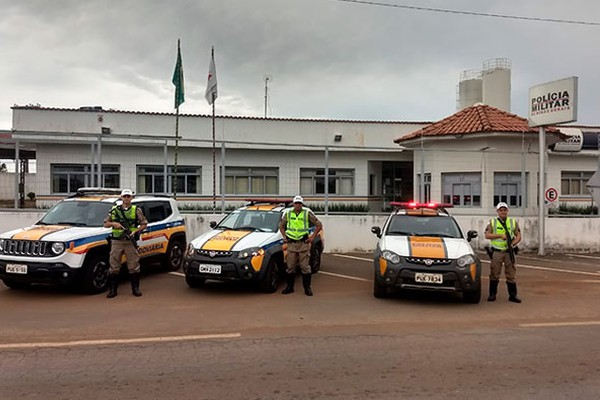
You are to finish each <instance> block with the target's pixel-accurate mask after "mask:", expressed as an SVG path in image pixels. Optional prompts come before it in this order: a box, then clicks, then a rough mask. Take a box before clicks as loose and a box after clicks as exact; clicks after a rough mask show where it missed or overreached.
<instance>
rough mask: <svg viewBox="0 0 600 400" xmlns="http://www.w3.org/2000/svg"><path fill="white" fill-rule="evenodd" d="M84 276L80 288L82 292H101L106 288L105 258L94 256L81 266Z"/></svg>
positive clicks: (106, 270)
mask: <svg viewBox="0 0 600 400" xmlns="http://www.w3.org/2000/svg"><path fill="white" fill-rule="evenodd" d="M83 268H84V271H85V272H84V276H83V282H82V287H81V289H82V290H83V292H84V293H88V294H95V293H101V292H103V291H104V290H105V289H106V284H107V280H108V262H107V261H106V259H105V258H103V257H100V256H94V257H91V258H90V259H89V261H86V263H85V264H84V266H83Z"/></svg>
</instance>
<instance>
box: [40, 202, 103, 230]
mask: <svg viewBox="0 0 600 400" xmlns="http://www.w3.org/2000/svg"><path fill="white" fill-rule="evenodd" d="M112 206H113V204H112V203H106V202H100V201H63V202H60V203H58V204H56V205H55V206H54V207H52V208H51V209H50V210H49V211H48V212H47V213H46V215H44V217H43V218H42V219H41V220H40V221H39V223H40V224H44V225H73V226H89V227H100V226H103V225H104V219H105V218H106V216H107V215H108V212H109V211H110V209H111V208H112Z"/></svg>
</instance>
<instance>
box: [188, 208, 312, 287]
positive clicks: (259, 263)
mask: <svg viewBox="0 0 600 400" xmlns="http://www.w3.org/2000/svg"><path fill="white" fill-rule="evenodd" d="M288 205H289V202H282V201H281V200H277V199H253V200H249V203H248V204H247V205H246V206H244V207H241V208H239V209H237V210H235V211H233V212H232V213H231V214H229V215H227V216H226V217H225V218H223V220H221V222H219V223H218V224H217V223H216V222H214V221H213V222H211V224H210V226H211V228H213V229H212V230H211V231H209V232H207V233H205V234H203V235H201V236H199V237H197V238H195V239H193V240H192V241H191V242H190V244H189V245H188V248H187V252H186V255H185V260H184V262H183V269H184V272H185V279H186V282H187V284H188V285H189V286H190V287H194V288H198V287H201V286H203V285H204V283H205V282H206V280H207V279H209V280H217V281H245V282H250V283H254V284H256V285H257V286H258V288H259V290H261V291H263V292H266V293H273V292H275V291H276V290H277V286H278V284H279V278H280V276H283V272H284V271H285V259H286V248H287V245H286V244H284V243H283V237H282V236H281V232H280V231H279V222H280V221H281V218H282V216H283V213H284V212H285V211H286V210H287V208H286V207H287V206H288ZM314 229H315V228H314V227H311V228H310V231H311V232H312V231H313V230H314ZM321 232H322V231H321ZM322 252H323V237H322V234H319V236H318V237H317V238H316V239H315V241H314V242H313V245H312V246H311V252H310V265H311V269H312V272H313V273H316V272H318V271H319V268H320V266H321V253H322Z"/></svg>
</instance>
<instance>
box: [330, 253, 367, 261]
mask: <svg viewBox="0 0 600 400" xmlns="http://www.w3.org/2000/svg"><path fill="white" fill-rule="evenodd" d="M334 256H336V257H344V258H351V259H353V260H361V261H373V259H372V258H363V257H355V256H347V255H345V254H334Z"/></svg>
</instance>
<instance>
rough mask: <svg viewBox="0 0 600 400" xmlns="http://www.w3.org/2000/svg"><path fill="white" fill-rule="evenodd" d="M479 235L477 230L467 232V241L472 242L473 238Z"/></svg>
mask: <svg viewBox="0 0 600 400" xmlns="http://www.w3.org/2000/svg"><path fill="white" fill-rule="evenodd" d="M477 236H478V234H477V231H469V232H467V242H470V241H471V240H472V239H475V238H476V237H477Z"/></svg>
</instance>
